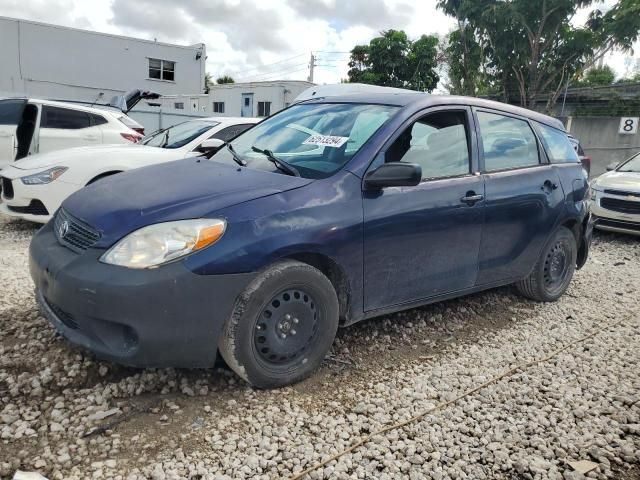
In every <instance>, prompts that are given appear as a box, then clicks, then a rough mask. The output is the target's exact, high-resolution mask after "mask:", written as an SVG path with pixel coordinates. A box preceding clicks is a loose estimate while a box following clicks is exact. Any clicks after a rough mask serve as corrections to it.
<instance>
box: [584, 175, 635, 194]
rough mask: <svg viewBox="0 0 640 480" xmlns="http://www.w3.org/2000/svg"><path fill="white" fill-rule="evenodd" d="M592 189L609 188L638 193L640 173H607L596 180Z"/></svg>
mask: <svg viewBox="0 0 640 480" xmlns="http://www.w3.org/2000/svg"><path fill="white" fill-rule="evenodd" d="M593 187H595V188H597V189H599V190H602V189H604V188H610V189H613V190H623V191H625V192H634V193H640V173H635V172H607V173H604V174H602V175H600V176H599V177H598V178H596V180H595V181H594V183H593Z"/></svg>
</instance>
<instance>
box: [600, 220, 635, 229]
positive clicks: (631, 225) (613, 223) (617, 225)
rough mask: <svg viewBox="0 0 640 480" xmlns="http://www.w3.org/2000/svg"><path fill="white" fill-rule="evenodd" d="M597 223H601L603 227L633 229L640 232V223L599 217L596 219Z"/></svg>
mask: <svg viewBox="0 0 640 480" xmlns="http://www.w3.org/2000/svg"><path fill="white" fill-rule="evenodd" d="M596 225H599V226H602V227H611V228H623V229H625V230H633V231H636V232H640V223H631V222H621V221H619V220H609V219H604V218H599V219H597V220H596Z"/></svg>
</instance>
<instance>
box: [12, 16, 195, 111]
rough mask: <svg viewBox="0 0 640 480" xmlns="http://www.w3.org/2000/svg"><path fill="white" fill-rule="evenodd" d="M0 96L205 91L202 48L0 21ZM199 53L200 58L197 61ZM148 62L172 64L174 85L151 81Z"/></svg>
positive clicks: (86, 97) (105, 98) (73, 96)
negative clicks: (132, 90) (170, 62)
mask: <svg viewBox="0 0 640 480" xmlns="http://www.w3.org/2000/svg"><path fill="white" fill-rule="evenodd" d="M0 46H1V47H0V65H2V67H1V68H0V96H18V95H21V96H31V97H41V98H42V97H43V98H55V99H64V100H82V101H94V100H95V99H96V98H97V97H98V95H99V94H100V93H102V94H103V96H102V97H101V98H100V102H101V103H104V102H108V101H109V100H110V99H111V97H112V96H113V95H117V94H120V93H122V92H125V91H127V90H131V89H133V88H139V89H141V90H151V91H155V92H158V93H161V94H163V95H170V94H178V93H185V92H192V93H200V92H202V91H203V89H204V73H205V58H206V51H205V46H204V45H203V44H198V45H193V46H189V47H186V46H179V45H169V44H164V43H158V42H153V41H148V40H140V39H135V38H129V37H122V36H117V35H108V34H101V33H96V32H90V31H87V30H78V29H72V28H66V27H59V26H55V25H48V24H43V23H37V22H31V21H25V20H16V19H12V18H6V17H0ZM199 52H200V58H199V59H196V56H198V54H199ZM149 58H159V59H162V60H170V61H173V62H176V65H175V81H166V80H156V79H150V78H149V61H148V59H149Z"/></svg>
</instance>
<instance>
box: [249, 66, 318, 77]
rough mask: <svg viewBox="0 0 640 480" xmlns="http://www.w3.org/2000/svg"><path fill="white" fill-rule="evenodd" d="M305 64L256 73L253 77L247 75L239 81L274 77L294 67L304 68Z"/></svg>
mask: <svg viewBox="0 0 640 480" xmlns="http://www.w3.org/2000/svg"><path fill="white" fill-rule="evenodd" d="M306 65H307V64H306V63H298V64H296V65H288V66H287V67H285V68H282V69H279V70H272V71H268V72H262V73H257V74H255V75H249V76H247V77H242V78H241V80H249V79H255V78H260V77H264V76H270V75H274V74H280V73H283V72H286V71H287V70H290V69H292V68H296V67H303V66H306Z"/></svg>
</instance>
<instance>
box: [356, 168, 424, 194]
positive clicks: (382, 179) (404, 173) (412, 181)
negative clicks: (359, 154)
mask: <svg viewBox="0 0 640 480" xmlns="http://www.w3.org/2000/svg"><path fill="white" fill-rule="evenodd" d="M421 181H422V167H421V166H420V165H418V164H415V163H401V162H392V163H385V164H383V165H381V166H379V167H378V168H376V169H375V170H373V171H371V172H369V173H367V174H366V175H365V177H364V185H365V187H367V188H384V187H414V186H416V185H418V184H419V183H420V182H421Z"/></svg>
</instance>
